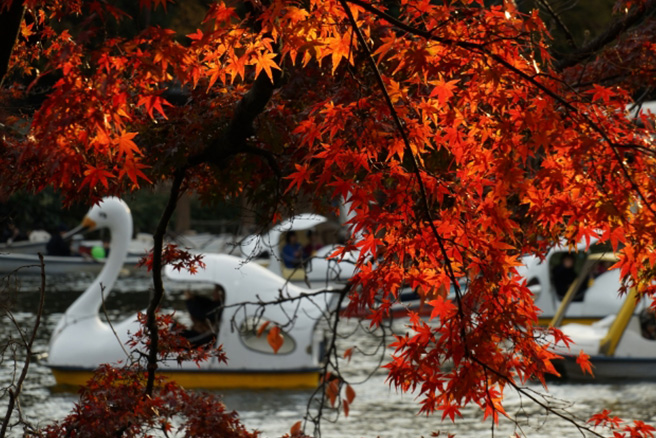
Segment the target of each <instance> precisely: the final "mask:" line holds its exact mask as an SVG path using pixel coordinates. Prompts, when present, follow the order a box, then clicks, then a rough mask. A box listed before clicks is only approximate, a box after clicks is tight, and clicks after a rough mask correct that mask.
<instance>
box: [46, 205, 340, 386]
mask: <svg viewBox="0 0 656 438" xmlns="http://www.w3.org/2000/svg"><path fill="white" fill-rule="evenodd" d="M83 224H84V225H85V226H87V227H90V228H101V227H105V228H108V229H109V230H110V233H111V239H112V242H111V244H112V251H111V252H110V254H109V257H108V259H107V262H106V263H105V266H104V267H103V270H102V271H101V272H100V274H99V275H98V277H97V278H96V280H95V281H94V282H93V283H92V284H91V286H89V288H88V289H87V290H86V291H85V292H84V293H83V294H82V295H81V296H80V297H78V299H77V300H76V301H75V302H74V303H73V304H72V305H71V306H70V307H69V308H68V309H67V310H66V312H65V314H64V315H63V317H62V318H61V320H60V321H59V323H58V324H57V327H56V328H55V330H54V332H53V334H52V337H51V340H50V347H49V355H48V363H47V365H48V366H49V367H50V369H51V370H52V373H53V375H54V377H55V379H56V381H57V383H58V384H60V385H74V386H79V385H84V384H85V382H86V381H87V380H88V379H89V378H90V377H91V375H92V373H93V371H94V370H95V369H96V368H97V367H98V366H99V365H100V364H104V363H108V364H112V365H114V366H122V364H125V363H126V362H129V361H130V357H128V356H127V355H126V353H128V352H126V350H127V348H126V347H125V343H126V341H128V339H129V334H130V333H135V332H136V331H137V330H139V328H140V326H139V324H138V322H137V318H136V313H135V314H134V315H132V316H130V317H128V318H125V319H124V320H122V321H117V322H114V323H112V325H111V326H110V325H109V324H108V323H106V322H103V321H102V320H101V319H100V315H99V311H100V308H101V306H102V302H103V299H106V298H107V296H108V295H109V294H110V293H111V288H112V286H113V284H114V282H115V281H116V277H117V276H118V272H119V271H120V269H121V267H122V264H123V261H124V258H125V255H126V253H127V245H128V242H129V239H130V236H131V234H132V219H131V216H130V213H129V209H128V207H127V205H125V203H124V202H123V201H120V200H118V199H117V198H107V199H105V200H103V202H102V203H101V204H99V205H97V206H94V207H93V208H91V210H90V211H89V213H88V214H87V216H86V218H85V220H84V221H83ZM204 262H205V264H206V268H205V269H203V270H200V271H199V272H198V273H196V274H193V275H192V274H190V273H188V272H186V271H182V272H178V271H175V270H173V269H170V268H169V267H167V269H166V274H167V276H168V277H169V278H171V279H173V280H178V281H189V282H202V283H207V284H212V285H213V284H220V285H221V286H223V288H224V289H225V291H226V293H225V301H224V309H223V312H222V318H221V321H220V325H219V330H218V334H216V345H217V346H218V345H221V346H222V348H223V351H224V352H225V353H226V355H227V356H228V362H227V363H219V362H218V361H217V360H216V359H212V360H210V361H207V362H202V363H200V364H196V363H195V362H182V363H181V364H178V363H177V362H175V361H173V362H172V363H160V365H159V371H160V373H161V374H162V375H165V376H168V377H170V378H171V379H173V380H175V381H176V382H178V383H180V384H181V385H183V386H184V387H187V388H205V389H226V388H248V389H254V388H257V389H261V388H275V389H295V388H312V387H315V386H316V385H317V383H318V381H319V373H320V366H321V362H320V361H321V358H322V342H323V336H322V335H323V334H322V332H320V331H319V330H318V328H317V324H318V322H319V321H320V319H321V318H322V317H323V316H324V312H325V311H326V310H327V309H328V307H329V305H330V301H331V299H332V295H331V294H330V293H328V294H325V295H317V296H314V297H306V296H308V295H311V294H312V292H313V291H311V290H307V289H303V288H301V287H298V286H296V285H293V284H290V283H289V282H287V281H286V280H284V279H283V278H282V277H280V276H278V275H275V274H273V273H272V272H270V271H269V270H267V269H265V268H263V267H262V266H259V265H257V264H255V263H246V264H244V260H243V259H240V258H237V257H233V256H230V255H225V254H208V255H206V256H205V258H204ZM103 294H104V298H103ZM281 298H286V299H287V301H283V302H281V303H279V304H269V305H265V306H263V305H260V303H264V302H275V301H278V300H280V299H281ZM267 321H268V322H269V324H268V326H267V327H268V329H270V328H272V327H273V326H274V325H278V326H279V327H280V328H281V335H282V337H283V343H282V346H281V347H280V349H279V351H278V352H277V353H274V351H273V349H272V347H271V346H270V345H269V343H268V342H267V330H268V329H267V330H265V331H264V332H263V333H260V334H259V336H258V331H259V329H260V328H261V327H262V325H263V324H264V323H265V322H267Z"/></svg>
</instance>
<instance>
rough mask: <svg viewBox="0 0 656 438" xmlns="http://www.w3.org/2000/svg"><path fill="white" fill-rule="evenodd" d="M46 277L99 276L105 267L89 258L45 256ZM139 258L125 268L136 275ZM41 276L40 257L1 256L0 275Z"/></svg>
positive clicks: (131, 258)
mask: <svg viewBox="0 0 656 438" xmlns="http://www.w3.org/2000/svg"><path fill="white" fill-rule="evenodd" d="M43 260H44V264H45V273H46V275H71V274H97V273H98V272H100V270H101V269H102V267H103V266H104V265H105V263H104V261H103V260H94V259H92V258H89V257H77V256H71V257H64V256H44V257H43ZM138 263H139V257H129V258H128V259H126V260H125V263H124V265H123V266H124V268H125V269H126V270H127V271H128V272H130V273H134V272H136V271H138V270H139V268H138V267H137V264H138ZM144 271H145V269H144ZM7 274H17V275H40V274H41V265H40V262H39V256H38V255H35V254H18V253H16V254H0V275H7Z"/></svg>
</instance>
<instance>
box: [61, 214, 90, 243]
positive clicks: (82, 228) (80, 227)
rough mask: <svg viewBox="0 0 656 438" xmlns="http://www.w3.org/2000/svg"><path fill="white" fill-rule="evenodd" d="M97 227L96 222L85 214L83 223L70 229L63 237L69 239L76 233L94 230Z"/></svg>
mask: <svg viewBox="0 0 656 438" xmlns="http://www.w3.org/2000/svg"><path fill="white" fill-rule="evenodd" d="M95 228H96V223H95V222H94V221H92V220H91V219H89V218H88V217H86V216H85V217H84V219H82V223H81V224H80V225H78V226H77V227H75V228H73V229H72V230H70V231H68V232H67V233H66V234H64V236H63V238H64V240H69V239H71V238H72V237H73V236H75V235H76V234H79V233H86V232H88V231H93V230H94V229H95Z"/></svg>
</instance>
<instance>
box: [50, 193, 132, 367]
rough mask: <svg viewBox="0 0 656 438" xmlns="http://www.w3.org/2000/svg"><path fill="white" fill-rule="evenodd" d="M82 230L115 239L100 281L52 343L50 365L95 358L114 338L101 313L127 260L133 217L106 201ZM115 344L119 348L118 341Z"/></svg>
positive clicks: (91, 212)
mask: <svg viewBox="0 0 656 438" xmlns="http://www.w3.org/2000/svg"><path fill="white" fill-rule="evenodd" d="M80 228H83V229H86V230H89V231H92V230H96V229H103V228H104V229H108V230H109V232H110V235H111V241H110V253H109V257H107V259H106V260H105V261H104V263H105V264H104V266H103V268H102V270H101V271H100V273H99V274H98V276H97V277H96V279H95V280H94V281H93V282H92V283H91V285H90V286H89V287H88V288H87V289H86V290H85V291H84V292H83V293H82V294H81V295H80V296H79V297H78V298H77V299H76V300H75V302H74V303H73V304H72V305H71V306H70V307H69V308H68V309H67V310H66V313H65V314H64V315H63V317H62V318H61V319H60V320H59V322H58V324H57V327H56V328H55V331H54V332H53V335H52V337H51V339H50V349H49V350H50V351H49V356H48V357H49V359H48V362H49V363H50V364H57V363H62V361H64V362H66V361H67V360H68V359H67V358H78V359H79V357H80V356H87V355H88V356H93V353H92V352H93V351H94V350H96V349H99V348H106V347H107V345H106V344H105V343H104V342H102V339H103V338H105V337H107V338H109V336H113V334H112V331H111V327H109V326H108V324H106V323H103V322H102V321H101V320H100V317H99V311H100V307H101V306H102V303H103V300H105V299H106V298H107V296H108V295H109V293H110V292H111V289H112V287H113V286H114V283H115V282H116V279H117V278H118V275H119V273H120V271H121V269H122V267H123V263H124V262H125V259H126V257H127V253H128V246H129V243H130V239H131V238H132V215H131V214H130V209H129V207H128V206H127V204H126V203H125V202H123V201H122V200H120V199H118V198H114V197H110V198H103V200H102V201H101V202H99V203H98V204H96V205H94V206H93V207H92V208H91V209H90V210H89V212H88V213H87V214H86V216H85V218H84V219H83V221H82V225H81V227H80ZM113 343H114V344H118V342H116V339H114V342H113ZM103 344H104V345H103ZM118 347H119V348H120V345H119V346H118ZM71 360H75V359H71ZM76 363H79V361H76Z"/></svg>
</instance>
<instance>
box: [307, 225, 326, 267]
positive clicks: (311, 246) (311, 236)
mask: <svg viewBox="0 0 656 438" xmlns="http://www.w3.org/2000/svg"><path fill="white" fill-rule="evenodd" d="M307 239H308V243H307V245H305V246H304V247H303V257H304V258H305V259H306V260H307V259H310V258H312V256H313V255H314V254H315V253H316V252H317V251H318V250H319V249H321V247H322V246H323V245H322V244H321V241H320V240H319V235H318V234H316V233H315V232H313V231H312V230H308V232H307Z"/></svg>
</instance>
